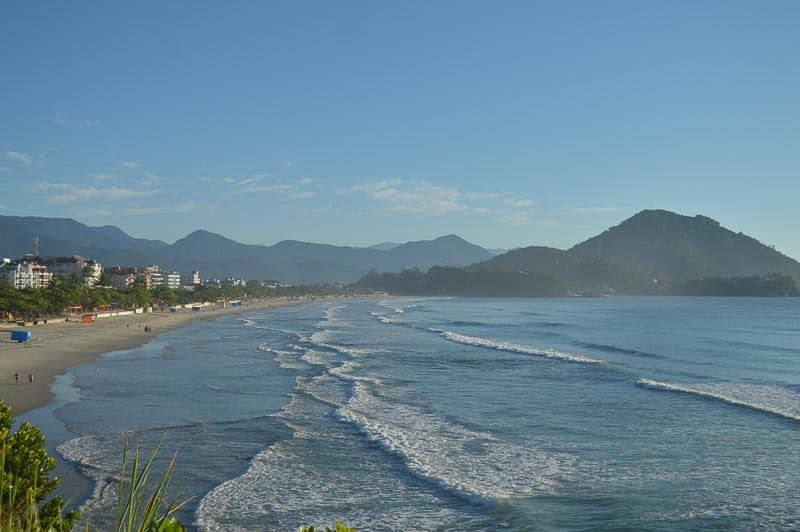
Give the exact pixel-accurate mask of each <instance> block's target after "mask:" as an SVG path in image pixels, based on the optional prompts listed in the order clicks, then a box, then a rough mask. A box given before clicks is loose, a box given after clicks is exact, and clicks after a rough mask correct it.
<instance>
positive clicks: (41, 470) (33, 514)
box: [0, 399, 78, 532]
mask: <svg viewBox="0 0 800 532" xmlns="http://www.w3.org/2000/svg"><path fill="white" fill-rule="evenodd" d="M13 423H14V418H13V417H12V416H11V407H9V406H8V405H6V404H5V403H4V402H3V400H2V399H0V530H3V531H12V530H34V531H38V530H47V531H48V532H49V531H51V530H52V531H54V532H62V531H68V530H71V529H72V527H73V525H74V524H75V521H77V519H78V512H77V511H75V510H71V511H69V512H67V514H66V515H64V501H63V500H62V499H61V497H58V496H55V497H53V498H52V499H51V500H49V501H47V502H46V503H44V504H42V503H43V501H44V499H45V497H46V496H47V494H48V493H50V492H51V491H52V490H53V488H55V487H56V486H57V485H58V483H59V482H60V479H59V478H58V477H55V478H52V479H51V478H50V477H49V474H50V472H51V471H52V470H53V468H54V467H55V465H56V462H55V460H54V459H53V458H52V457H50V455H48V454H47V450H46V449H45V447H44V436H43V435H42V433H41V431H40V430H39V428H38V427H37V426H35V425H31V424H30V423H28V422H27V421H25V422H23V423H22V425H20V427H19V428H18V429H17V431H16V432H14V433H12V432H11V426H12V425H13Z"/></svg>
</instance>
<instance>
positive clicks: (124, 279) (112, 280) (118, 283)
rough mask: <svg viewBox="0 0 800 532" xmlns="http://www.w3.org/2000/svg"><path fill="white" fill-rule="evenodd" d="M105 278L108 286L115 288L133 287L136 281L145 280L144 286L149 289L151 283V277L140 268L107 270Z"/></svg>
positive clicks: (120, 267) (114, 267)
mask: <svg viewBox="0 0 800 532" xmlns="http://www.w3.org/2000/svg"><path fill="white" fill-rule="evenodd" d="M105 278H106V280H107V281H108V284H109V285H111V286H113V287H114V288H127V287H129V286H133V284H134V283H135V282H136V279H143V280H144V285H145V286H146V287H147V288H149V286H148V283H149V282H150V276H149V275H147V273H146V272H141V271H139V269H138V268H123V267H122V266H113V267H111V268H106V271H105Z"/></svg>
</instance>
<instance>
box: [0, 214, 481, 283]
mask: <svg viewBox="0 0 800 532" xmlns="http://www.w3.org/2000/svg"><path fill="white" fill-rule="evenodd" d="M37 236H38V237H39V248H40V253H41V254H42V255H43V256H56V255H76V254H77V255H82V256H84V257H87V258H95V259H97V260H99V261H100V262H101V263H102V264H104V265H106V266H113V265H123V266H143V265H147V264H158V265H159V266H160V267H162V268H163V269H174V270H178V271H190V270H195V269H197V270H200V272H201V274H202V275H203V276H204V277H228V276H237V277H245V278H247V279H278V280H282V281H289V282H292V283H304V284H323V283H332V282H344V283H349V282H353V281H355V280H357V279H358V278H360V277H361V276H363V275H364V274H365V273H367V272H368V271H369V270H370V269H372V268H374V269H377V270H380V271H400V270H402V269H404V268H420V269H423V270H427V269H428V268H430V267H431V266H434V265H438V264H446V265H452V266H467V265H469V264H472V263H474V262H478V261H482V260H486V259H488V258H491V257H492V256H493V255H492V253H490V252H489V251H487V250H485V249H483V248H481V247H480V246H476V245H474V244H470V243H469V242H467V241H466V240H464V239H462V238H460V237H458V236H456V235H447V236H443V237H440V238H437V239H435V240H429V241H419V242H407V243H405V244H397V245H394V246H393V245H379V246H378V247H377V248H356V247H348V246H333V245H329V244H314V243H309V242H298V241H294V240H285V241H282V242H278V243H277V244H275V245H272V246H262V245H250V244H241V243H239V242H236V241H234V240H231V239H229V238H226V237H224V236H221V235H218V234H215V233H211V232H209V231H204V230H198V231H194V232H192V233H190V234H189V235H187V236H186V237H184V238H182V239H180V240H178V241H176V242H175V243H174V244H167V243H166V242H162V241H160V240H147V239H140V238H133V237H131V236H129V235H128V234H126V233H125V232H123V231H122V230H120V229H119V228H117V227H114V226H110V225H109V226H103V227H90V226H87V225H84V224H82V223H79V222H76V221H75V220H72V219H68V218H39V217H17V216H0V254H3V256H9V257H17V256H21V255H22V254H24V253H28V252H30V251H31V241H32V240H33V238H34V237H37Z"/></svg>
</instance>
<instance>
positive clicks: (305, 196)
mask: <svg viewBox="0 0 800 532" xmlns="http://www.w3.org/2000/svg"><path fill="white" fill-rule="evenodd" d="M315 195H316V192H314V191H313V190H309V191H307V192H298V193H296V194H289V195H288V196H286V199H290V200H301V199H309V198H313V197H314V196H315Z"/></svg>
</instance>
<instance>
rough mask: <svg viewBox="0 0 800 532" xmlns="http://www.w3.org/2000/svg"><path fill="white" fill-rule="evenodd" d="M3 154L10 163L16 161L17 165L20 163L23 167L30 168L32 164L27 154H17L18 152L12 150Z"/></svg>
mask: <svg viewBox="0 0 800 532" xmlns="http://www.w3.org/2000/svg"><path fill="white" fill-rule="evenodd" d="M3 154H4V155H5V156H6V157H8V158H9V159H11V160H12V161H17V162H18V163H22V164H24V165H25V166H30V165H31V163H32V162H33V159H32V158H31V156H30V155H28V154H27V153H22V152H19V151H12V150H6V151H4V152H3Z"/></svg>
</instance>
